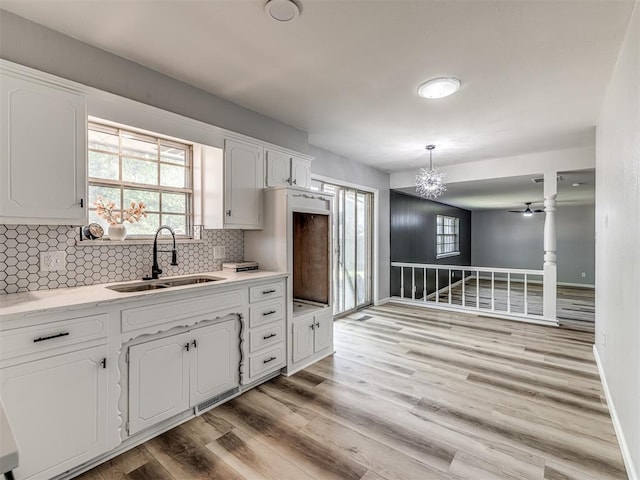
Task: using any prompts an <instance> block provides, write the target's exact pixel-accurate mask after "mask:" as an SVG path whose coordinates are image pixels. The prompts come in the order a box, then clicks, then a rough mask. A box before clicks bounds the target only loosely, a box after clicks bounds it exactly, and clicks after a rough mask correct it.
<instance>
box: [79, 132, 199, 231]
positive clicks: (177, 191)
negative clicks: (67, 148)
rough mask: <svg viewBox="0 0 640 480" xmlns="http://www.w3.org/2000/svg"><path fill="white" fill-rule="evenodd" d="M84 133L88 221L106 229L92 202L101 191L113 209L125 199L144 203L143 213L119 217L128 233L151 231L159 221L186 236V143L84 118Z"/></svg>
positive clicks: (189, 205)
mask: <svg viewBox="0 0 640 480" xmlns="http://www.w3.org/2000/svg"><path fill="white" fill-rule="evenodd" d="M88 137H89V140H88V147H89V148H88V174H89V221H90V222H96V223H99V224H101V225H102V226H103V227H104V229H105V232H106V230H107V227H108V224H107V222H106V220H104V219H102V218H100V217H98V216H97V215H96V209H95V207H94V202H95V201H96V200H97V198H98V196H102V198H103V199H104V200H105V201H113V202H114V204H115V211H116V212H122V209H123V206H124V208H125V209H126V208H128V207H129V206H130V205H131V203H136V204H137V203H138V202H143V203H144V204H145V206H146V213H147V216H146V218H142V219H141V220H140V221H139V222H135V223H129V222H125V225H126V227H127V236H128V237H142V238H144V237H148V236H151V235H154V234H155V232H156V230H157V229H158V227H160V225H168V226H170V227H171V228H173V230H174V231H175V233H176V235H179V236H182V237H191V236H192V231H193V168H192V164H193V162H192V157H193V154H192V147H191V145H189V144H186V143H180V142H177V141H174V140H169V139H166V138H162V137H158V136H154V135H150V134H141V133H138V132H134V131H130V130H127V129H124V128H119V127H113V126H110V125H104V124H99V123H94V122H91V123H89V135H88Z"/></svg>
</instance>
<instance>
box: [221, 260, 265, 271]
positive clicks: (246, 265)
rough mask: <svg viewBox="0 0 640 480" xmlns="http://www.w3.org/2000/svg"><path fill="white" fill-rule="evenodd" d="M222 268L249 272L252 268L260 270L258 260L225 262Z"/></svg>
mask: <svg viewBox="0 0 640 480" xmlns="http://www.w3.org/2000/svg"><path fill="white" fill-rule="evenodd" d="M222 269H223V270H231V271H232V272H249V271H251V270H258V262H233V263H223V264H222Z"/></svg>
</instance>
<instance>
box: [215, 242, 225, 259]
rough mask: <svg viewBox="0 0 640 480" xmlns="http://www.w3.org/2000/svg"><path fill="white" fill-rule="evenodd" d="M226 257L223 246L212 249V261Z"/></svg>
mask: <svg viewBox="0 0 640 480" xmlns="http://www.w3.org/2000/svg"><path fill="white" fill-rule="evenodd" d="M225 255H226V252H225V248H224V245H217V246H215V247H213V259H214V260H222V259H224V257H225Z"/></svg>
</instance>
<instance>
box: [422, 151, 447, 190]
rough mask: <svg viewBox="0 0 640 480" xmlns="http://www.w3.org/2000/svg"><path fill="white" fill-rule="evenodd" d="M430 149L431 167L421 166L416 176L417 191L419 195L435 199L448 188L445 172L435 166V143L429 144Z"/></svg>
mask: <svg viewBox="0 0 640 480" xmlns="http://www.w3.org/2000/svg"><path fill="white" fill-rule="evenodd" d="M425 148H426V149H427V150H429V168H421V169H420V171H419V172H418V175H417V176H416V192H418V195H420V196H421V197H424V198H428V199H429V200H434V199H436V198H438V197H439V196H440V195H442V194H443V193H444V192H445V191H446V190H447V185H446V184H445V181H444V179H445V175H446V174H445V173H444V172H441V171H440V170H439V169H437V168H433V158H432V154H433V149H434V148H436V146H435V145H427V146H426V147H425Z"/></svg>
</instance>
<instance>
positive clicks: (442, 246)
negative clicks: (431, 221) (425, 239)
mask: <svg viewBox="0 0 640 480" xmlns="http://www.w3.org/2000/svg"><path fill="white" fill-rule="evenodd" d="M459 237H460V219H458V218H456V217H447V216H445V215H437V216H436V258H444V257H453V256H455V255H460V245H459Z"/></svg>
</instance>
